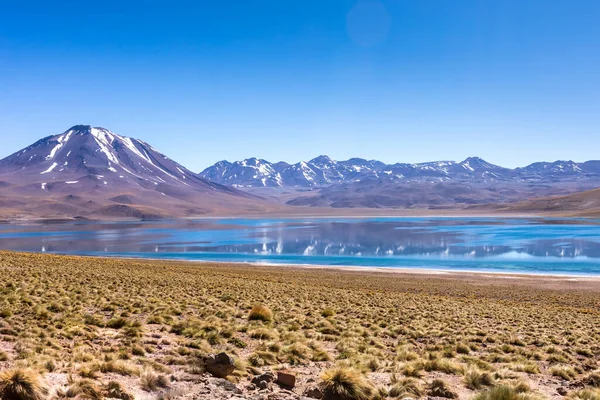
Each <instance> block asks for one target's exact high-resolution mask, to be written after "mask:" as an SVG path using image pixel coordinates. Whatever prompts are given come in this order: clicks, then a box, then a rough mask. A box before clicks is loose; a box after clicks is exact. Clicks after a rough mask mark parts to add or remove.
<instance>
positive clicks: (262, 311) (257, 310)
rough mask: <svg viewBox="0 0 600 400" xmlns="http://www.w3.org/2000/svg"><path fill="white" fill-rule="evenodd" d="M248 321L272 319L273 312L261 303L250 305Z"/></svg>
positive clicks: (268, 320)
mask: <svg viewBox="0 0 600 400" xmlns="http://www.w3.org/2000/svg"><path fill="white" fill-rule="evenodd" d="M248 320H249V321H264V322H271V321H273V312H272V311H271V309H270V308H269V307H267V306H265V305H263V304H257V305H255V306H254V307H252V310H250V314H248Z"/></svg>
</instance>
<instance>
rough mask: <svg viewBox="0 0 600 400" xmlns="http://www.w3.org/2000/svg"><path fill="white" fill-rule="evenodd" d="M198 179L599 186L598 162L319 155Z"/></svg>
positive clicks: (214, 169)
mask: <svg viewBox="0 0 600 400" xmlns="http://www.w3.org/2000/svg"><path fill="white" fill-rule="evenodd" d="M200 176H202V177H203V178H206V179H208V180H211V181H213V182H217V183H220V184H223V185H230V186H234V187H239V188H257V187H274V188H277V187H287V188H290V187H296V188H314V187H324V186H330V185H332V184H339V183H351V182H359V181H364V180H369V179H382V180H384V181H385V182H390V183H391V182H396V183H408V182H410V183H442V182H470V183H473V182H478V183H492V182H527V183H549V184H551V183H556V182H557V181H563V180H567V181H573V180H593V181H595V182H600V161H587V162H584V163H576V162H573V161H555V162H537V163H533V164H531V165H528V166H526V167H523V168H515V169H510V168H505V167H501V166H499V165H494V164H491V163H489V162H487V161H485V160H483V159H481V158H479V157H469V158H467V159H466V160H464V161H461V162H456V161H433V162H426V163H417V164H407V163H396V164H385V163H383V162H381V161H377V160H365V159H362V158H351V159H349V160H346V161H335V160H333V159H331V158H330V157H328V156H319V157H316V158H313V159H312V160H310V161H307V162H305V161H302V162H299V163H296V164H288V163H286V162H277V163H271V162H269V161H266V160H262V159H257V158H248V159H246V160H243V161H236V162H229V161H220V162H218V163H216V164H214V165H212V166H210V167H208V168H206V169H205V170H204V171H202V172H200Z"/></svg>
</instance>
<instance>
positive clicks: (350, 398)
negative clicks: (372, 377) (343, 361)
mask: <svg viewBox="0 0 600 400" xmlns="http://www.w3.org/2000/svg"><path fill="white" fill-rule="evenodd" d="M321 380H322V382H321V387H322V389H323V394H324V395H325V398H337V399H340V400H369V399H370V398H371V396H372V395H373V391H374V389H373V386H372V385H371V383H370V382H369V381H367V379H366V378H365V377H364V376H363V375H362V374H361V373H360V372H359V371H357V370H355V369H352V368H343V367H337V368H332V369H329V370H327V371H325V372H324V373H323V375H322V376H321Z"/></svg>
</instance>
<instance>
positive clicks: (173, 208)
mask: <svg viewBox="0 0 600 400" xmlns="http://www.w3.org/2000/svg"><path fill="white" fill-rule="evenodd" d="M0 182H1V183H2V184H1V185H2V186H3V188H2V190H1V192H0V193H1V195H2V198H3V199H4V201H5V202H6V203H7V204H14V206H15V207H16V208H17V209H19V210H21V211H22V212H24V213H32V214H49V215H80V216H94V215H100V216H102V215H109V216H119V214H121V215H123V216H129V215H136V216H140V215H141V216H144V215H148V216H152V217H154V216H169V215H174V216H184V215H194V214H204V213H209V212H213V211H217V210H225V209H226V208H228V207H235V208H239V209H244V207H249V208H250V209H255V208H256V207H258V208H259V209H260V208H261V207H262V206H263V205H262V203H264V202H263V201H261V199H259V198H258V197H256V196H253V195H251V194H248V193H245V192H242V191H239V190H236V189H234V188H232V187H227V186H223V185H220V184H217V183H213V182H210V181H208V180H206V179H204V178H201V177H199V176H198V175H196V174H194V173H193V172H191V171H189V170H188V169H186V168H185V167H183V166H182V165H180V164H178V163H177V162H175V161H173V160H171V159H170V158H168V157H166V156H165V155H163V154H161V153H160V152H159V151H157V150H156V149H155V148H153V147H152V146H150V145H149V144H147V143H145V142H143V141H141V140H138V139H132V138H129V137H125V136H121V135H118V134H116V133H114V132H111V131H109V130H107V129H104V128H95V127H91V126H88V125H76V126H73V127H72V128H70V129H68V130H67V131H65V132H63V133H61V134H58V135H53V136H48V137H46V138H43V139H41V140H39V141H37V142H36V143H34V144H32V145H31V146H28V147H26V148H25V149H23V150H20V151H18V152H16V153H14V154H12V155H10V156H8V157H6V158H5V159H3V160H0ZM19 199H21V200H26V202H25V203H26V204H25V205H23V204H20V203H18V201H19ZM15 202H17V203H15ZM114 205H123V207H113V206H114Z"/></svg>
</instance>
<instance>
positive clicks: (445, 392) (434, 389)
mask: <svg viewBox="0 0 600 400" xmlns="http://www.w3.org/2000/svg"><path fill="white" fill-rule="evenodd" d="M429 396H432V397H444V398H446V399H456V398H457V397H458V395H457V394H456V393H454V392H453V391H452V390H450V388H449V387H448V385H447V384H446V382H444V381H443V380H441V379H434V380H433V381H432V382H431V384H430V385H429Z"/></svg>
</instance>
